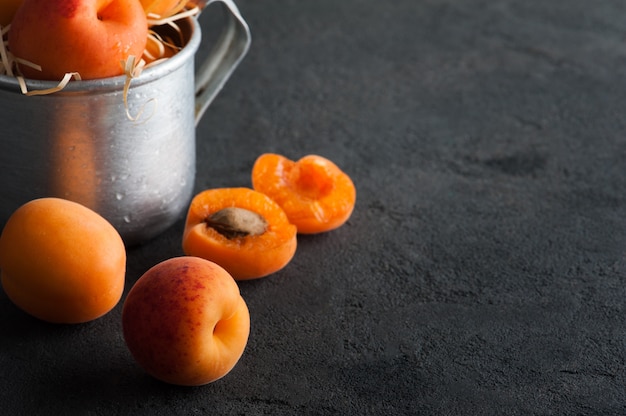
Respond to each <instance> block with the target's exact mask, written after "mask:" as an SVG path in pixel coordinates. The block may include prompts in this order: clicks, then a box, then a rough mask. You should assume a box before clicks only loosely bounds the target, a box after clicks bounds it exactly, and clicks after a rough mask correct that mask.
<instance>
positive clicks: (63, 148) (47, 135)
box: [0, 0, 250, 245]
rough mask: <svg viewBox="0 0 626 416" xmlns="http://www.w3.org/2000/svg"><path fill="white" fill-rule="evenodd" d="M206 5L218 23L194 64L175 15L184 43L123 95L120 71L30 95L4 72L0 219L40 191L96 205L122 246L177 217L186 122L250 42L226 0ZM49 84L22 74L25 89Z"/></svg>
mask: <svg viewBox="0 0 626 416" xmlns="http://www.w3.org/2000/svg"><path fill="white" fill-rule="evenodd" d="M208 3H219V4H220V5H221V6H222V9H223V11H224V16H225V24H224V27H223V29H222V33H221V36H220V38H219V39H218V40H217V41H216V44H215V45H214V47H213V48H212V50H211V52H210V53H209V55H208V56H207V57H206V58H205V59H204V60H203V61H202V63H201V64H200V65H198V69H197V71H196V65H195V59H194V58H195V53H196V51H197V50H198V48H199V45H200V41H201V32H200V25H199V23H198V21H197V18H195V17H189V18H185V19H184V20H181V21H179V22H178V25H179V26H180V28H181V29H182V31H181V32H182V35H183V36H182V37H183V42H184V43H183V45H184V47H183V48H182V49H181V50H180V51H179V52H178V53H177V54H175V55H174V56H173V57H171V58H169V59H167V60H165V61H163V62H162V63H160V64H158V65H155V66H153V67H149V68H146V69H144V70H143V71H142V72H141V74H140V75H139V76H137V77H135V78H133V79H132V80H131V82H130V88H129V89H128V91H127V94H126V97H124V84H125V82H126V81H127V78H126V76H119V77H112V78H105V79H98V80H85V81H71V82H70V83H69V84H67V86H66V87H65V88H63V89H62V90H61V91H58V92H55V93H52V94H48V95H37V96H25V95H24V94H22V93H21V92H20V88H19V84H18V82H17V80H16V79H15V78H14V77H9V76H0V132H1V133H0V175H1V181H0V216H1V217H0V219H1V220H2V221H3V223H4V222H6V220H7V219H8V218H9V216H10V215H11V214H12V213H13V211H15V210H16V209H17V208H18V207H19V206H21V205H22V204H24V203H26V202H27V201H29V200H31V199H35V198H39V197H47V196H53V197H59V198H65V199H69V200H72V201H76V202H79V203H81V204H83V205H85V206H87V207H89V208H91V209H93V210H94V211H96V212H98V213H99V214H100V215H102V216H103V217H104V218H106V219H107V220H108V221H109V222H110V223H111V224H112V225H113V226H114V227H115V228H116V229H117V230H118V231H119V233H120V235H121V236H122V238H123V239H124V241H125V243H126V244H127V245H135V244H139V243H142V242H145V241H146V240H148V239H150V238H153V237H155V236H156V235H158V234H159V233H161V232H163V231H164V230H165V229H167V228H169V227H170V226H171V225H173V223H174V222H175V221H177V220H178V219H179V218H180V216H181V214H182V213H183V212H184V211H185V210H186V207H187V206H188V203H189V201H190V199H191V196H192V192H193V187H194V182H195V174H196V146H195V145H196V125H197V123H198V121H199V120H200V118H201V117H202V115H203V114H204V112H205V111H206V109H207V107H208V106H209V104H210V103H211V101H212V100H213V98H214V97H215V96H216V95H217V93H218V92H219V91H220V89H221V88H222V86H223V85H224V83H225V82H226V81H227V80H228V78H229V77H230V75H231V73H232V71H233V70H234V69H235V68H236V67H237V65H238V64H239V62H240V61H241V59H242V58H243V57H244V56H245V54H246V53H247V51H248V48H249V45H250V31H249V29H248V26H247V24H246V22H245V21H244V19H243V18H242V16H241V14H240V13H239V10H238V9H237V7H236V6H235V4H234V3H233V2H232V0H211V1H209V2H208ZM56 84H57V82H49V81H35V80H27V86H28V89H29V90H40V89H46V88H51V87H53V86H56ZM124 98H126V100H125V99H124ZM125 101H126V102H125ZM129 115H130V116H129Z"/></svg>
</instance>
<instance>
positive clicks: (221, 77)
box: [195, 0, 251, 125]
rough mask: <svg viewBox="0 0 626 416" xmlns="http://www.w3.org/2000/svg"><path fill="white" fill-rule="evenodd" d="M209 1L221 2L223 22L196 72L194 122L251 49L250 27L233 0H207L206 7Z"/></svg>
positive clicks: (200, 116)
mask: <svg viewBox="0 0 626 416" xmlns="http://www.w3.org/2000/svg"><path fill="white" fill-rule="evenodd" d="M211 3H221V5H222V6H223V11H224V15H225V16H226V23H225V27H224V29H223V30H222V33H221V35H220V37H219V39H218V40H217V42H216V44H215V46H214V47H213V49H212V50H211V51H210V52H209V55H208V56H207V57H206V58H205V59H204V62H202V64H201V65H200V67H199V69H198V71H197V72H196V84H195V96H196V98H195V100H196V106H195V107H196V108H195V113H196V114H195V117H196V125H197V124H198V122H199V121H200V119H201V118H202V115H203V114H204V113H205V111H206V109H207V108H208V107H209V104H211V101H213V99H214V98H215V96H216V95H217V94H218V93H219V92H220V90H221V89H222V87H223V86H224V84H226V81H228V78H229V77H230V76H231V74H232V73H233V71H234V70H235V68H237V65H239V62H240V61H241V60H242V59H243V57H244V56H245V55H246V53H247V52H248V49H249V48H250V39H251V38H250V29H249V27H248V24H247V23H246V22H245V20H244V19H243V17H242V16H241V14H240V13H239V9H238V8H237V6H236V5H235V3H233V1H232V0H209V1H208V2H207V3H206V6H208V5H210V4H211Z"/></svg>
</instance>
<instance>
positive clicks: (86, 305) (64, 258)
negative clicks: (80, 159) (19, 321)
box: [0, 198, 126, 323]
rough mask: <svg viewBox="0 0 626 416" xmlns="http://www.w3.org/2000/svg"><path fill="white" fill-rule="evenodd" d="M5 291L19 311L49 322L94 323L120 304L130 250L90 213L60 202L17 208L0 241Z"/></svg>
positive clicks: (41, 201) (48, 200)
mask: <svg viewBox="0 0 626 416" xmlns="http://www.w3.org/2000/svg"><path fill="white" fill-rule="evenodd" d="M0 269H1V270H2V275H1V279H2V287H3V288H4V291H5V292H6V294H7V296H8V297H9V299H11V301H13V303H15V305H17V306H18V307H19V308H21V309H22V310H24V311H25V312H27V313H29V314H31V315H33V316H35V317H37V318H39V319H42V320H44V321H48V322H55V323H80V322H87V321H91V320H93V319H96V318H98V317H100V316H102V315H104V314H106V313H107V312H109V311H110V310H111V309H113V307H114V306H115V305H116V304H117V303H118V302H119V300H120V298H121V296H122V292H123V290H124V279H125V274H126V250H125V247H124V243H123V241H122V238H121V237H120V235H119V233H118V232H117V231H116V230H115V228H114V227H113V226H112V225H111V224H110V223H109V222H108V221H106V220H105V219H104V218H103V217H101V216H100V215H99V214H97V213H96V212H94V211H92V210H91V209H89V208H87V207H85V206H83V205H80V204H78V203H76V202H71V201H67V200H64V199H58V198H41V199H35V200H32V201H30V202H28V203H26V204H24V205H22V206H21V207H20V208H18V209H17V210H16V211H15V212H14V213H13V214H12V215H11V217H10V218H9V220H8V221H7V223H6V225H5V227H4V229H3V231H2V235H1V236H0Z"/></svg>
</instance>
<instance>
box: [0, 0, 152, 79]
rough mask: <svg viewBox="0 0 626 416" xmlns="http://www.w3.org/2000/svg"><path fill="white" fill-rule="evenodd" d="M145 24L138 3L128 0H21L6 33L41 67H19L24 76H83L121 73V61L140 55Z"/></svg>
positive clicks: (15, 48) (13, 47) (18, 52)
mask: <svg viewBox="0 0 626 416" xmlns="http://www.w3.org/2000/svg"><path fill="white" fill-rule="evenodd" d="M147 36H148V23H147V20H146V15H145V13H144V11H143V8H142V7H141V4H140V3H139V2H138V1H136V0H133V1H127V0H55V1H51V0H24V3H23V4H22V6H21V7H20V8H19V9H18V10H17V13H16V14H15V16H14V17H13V21H12V23H11V30H10V31H9V49H10V51H11V52H12V53H13V55H15V56H16V57H18V58H22V59H24V60H27V61H29V62H32V63H34V64H36V65H39V66H41V71H38V70H36V69H33V68H30V67H28V66H26V65H20V70H21V71H22V73H23V75H24V76H25V77H26V78H33V79H42V80H60V79H61V78H63V76H64V75H65V74H66V73H69V72H78V73H80V76H81V78H83V79H95V78H107V77H112V76H117V75H122V74H123V73H124V68H123V66H122V64H121V63H120V62H121V61H124V62H125V61H126V60H127V59H128V57H129V56H130V55H133V56H135V57H136V58H137V59H139V58H140V57H141V55H142V54H143V51H144V49H145V47H146V41H147Z"/></svg>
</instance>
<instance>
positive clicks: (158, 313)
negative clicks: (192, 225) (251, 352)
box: [122, 256, 250, 386]
mask: <svg viewBox="0 0 626 416" xmlns="http://www.w3.org/2000/svg"><path fill="white" fill-rule="evenodd" d="M122 327H123V332H124V339H125V341H126V345H127V346H128V349H129V350H130V352H131V354H132V356H133V357H134V358H135V360H136V361H137V363H138V364H139V366H140V367H142V368H143V369H144V370H145V371H146V372H147V373H148V374H150V375H152V376H153V377H155V378H156V379H159V380H161V381H164V382H166V383H170V384H177V385H183V386H198V385H203V384H207V383H211V382H213V381H215V380H218V379H220V378H222V377H224V376H225V375H226V374H227V373H228V372H230V370H231V369H232V368H233V367H234V366H235V364H236V363H237V362H238V361H239V359H240V357H241V355H242V354H243V351H244V349H245V346H246V344H247V342H248V335H249V333H250V314H249V312H248V307H247V306H246V302H245V301H244V300H243V298H242V297H241V295H240V293H239V287H238V286H237V284H236V283H235V281H234V280H233V278H232V277H231V276H230V274H228V272H227V271H226V270H224V269H223V268H222V267H220V266H218V265H217V264H215V263H213V262H210V261H208V260H204V259H200V258H198V257H185V256H184V257H174V258H171V259H168V260H165V261H163V262H161V263H158V264H157V265H155V266H153V267H152V268H150V269H149V270H148V271H147V272H145V273H144V274H143V276H141V277H140V278H139V280H137V283H135V285H134V286H133V287H132V288H131V290H130V292H129V293H128V296H127V297H126V300H125V301H124V308H123V310H122Z"/></svg>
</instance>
